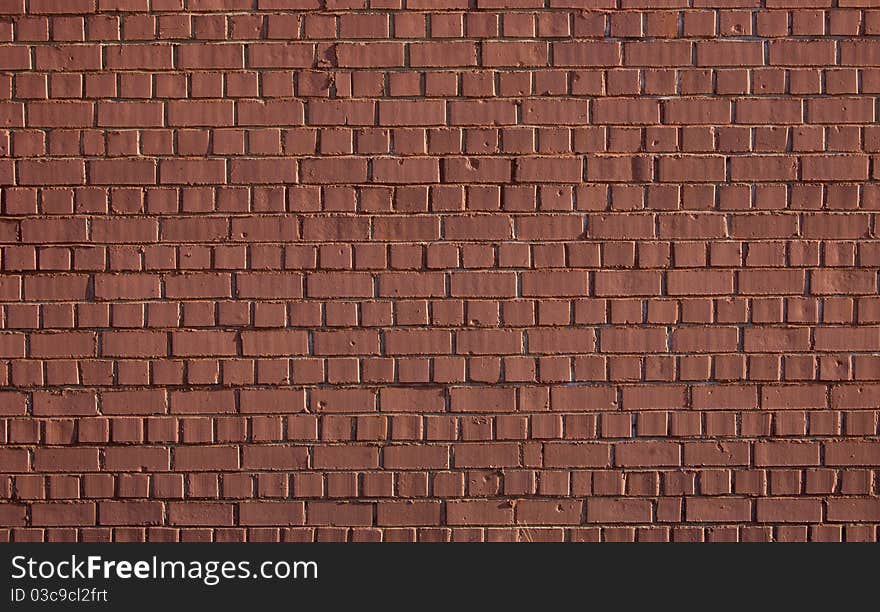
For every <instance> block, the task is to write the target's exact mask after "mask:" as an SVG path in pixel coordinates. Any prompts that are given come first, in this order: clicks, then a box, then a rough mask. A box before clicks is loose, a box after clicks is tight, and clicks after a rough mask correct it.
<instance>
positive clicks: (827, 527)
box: [0, 0, 880, 541]
mask: <svg viewBox="0 0 880 612" xmlns="http://www.w3.org/2000/svg"><path fill="white" fill-rule="evenodd" d="M877 35H880V1H878V0H810V1H801V0H663V1H659V0H658V1H655V2H650V1H647V0H470V1H468V0H369V1H368V0H222V1H221V0H29V1H26V0H0V190H2V218H0V269H2V276H0V385H2V387H3V389H2V391H0V441H2V448H0V539H3V540H16V541H23V540H71V539H79V540H117V541H122V540H145V539H146V540H217V541H219V540H252V541H256V540H283V541H299V540H353V541H358V540H378V539H383V540H421V541H428V540H508V539H513V540H571V541H576V540H608V541H611V540H640V541H645V540H709V541H717V540H773V539H775V540H813V541H816V540H876V539H877V536H878V523H880V491H878V487H880V479H878V470H880V438H878V411H880V295H878V265H880V242H878V240H877V238H878V237H880V236H878V234H880V187H878V183H877V182H876V179H878V178H880V165H878V164H880V128H878V126H877V124H876V122H877V117H878V109H877V99H878V96H880V42H878V40H877V38H876V37H877Z"/></svg>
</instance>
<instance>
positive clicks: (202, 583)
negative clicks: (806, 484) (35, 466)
mask: <svg viewBox="0 0 880 612" xmlns="http://www.w3.org/2000/svg"><path fill="white" fill-rule="evenodd" d="M808 546H810V548H807V547H806V546H805V545H800V546H798V545H788V546H774V547H772V548H771V547H769V546H767V545H765V546H764V547H763V548H761V549H760V550H758V548H756V545H751V546H749V545H739V546H736V545H727V546H699V545H694V544H691V545H684V544H680V545H673V546H641V547H635V546H632V545H630V546H625V545H617V546H614V545H610V544H604V545H597V544H592V545H589V544H586V545H578V544H548V543H535V544H508V543H498V544H446V545H429V544H424V545H407V544H389V543H385V544H368V543H363V544H337V543H321V544H4V545H2V546H0V551H2V554H0V563H2V571H0V585H2V587H0V588H2V590H0V610H37V609H43V610H55V609H95V610H123V609H129V610H131V609H132V608H133V609H138V610H139V609H159V608H163V607H165V608H169V609H171V610H176V609H179V608H181V607H183V606H185V605H190V604H193V603H195V604H197V605H199V606H203V605H207V606H220V608H219V609H221V610H231V609H235V608H236V607H244V606H255V605H257V606H261V608H262V607H263V606H266V605H267V604H272V605H273V606H274V605H275V604H278V603H284V608H283V609H293V608H294V607H300V606H303V605H316V606H317V605H320V606H321V607H322V608H324V607H326V606H328V605H331V606H334V607H335V606H338V605H344V604H363V603H372V604H376V605H385V606H387V607H390V608H402V607H407V608H411V607H414V606H424V605H427V604H433V605H436V604H440V603H446V604H449V605H458V606H463V609H472V607H473V606H475V605H478V604H487V605H489V604H492V605H493V607H494V606H497V605H499V604H504V603H510V604H519V605H525V604H535V605H540V606H542V607H544V606H547V605H551V604H562V603H566V602H569V601H572V599H571V598H573V597H574V598H578V597H596V596H601V598H602V599H606V598H607V603H613V602H614V600H615V599H616V598H620V601H619V602H617V603H624V601H625V602H627V607H629V605H631V604H632V603H634V602H635V601H639V600H651V599H652V598H658V597H659V598H663V599H666V598H668V597H670V596H671V597H673V598H677V597H681V596H682V595H684V594H689V595H691V596H695V595H696V594H697V593H700V592H704V593H706V592H708V593H715V594H716V595H715V597H716V599H715V603H716V604H717V603H720V601H719V600H718V599H717V597H718V593H722V592H726V593H729V594H730V597H734V598H737V597H741V596H744V595H745V594H747V593H748V591H749V590H752V589H754V591H755V593H762V595H761V596H762V597H763V598H764V601H766V597H768V596H772V595H773V594H774V593H778V594H779V595H781V596H784V597H786V598H791V597H798V594H800V597H803V596H804V595H807V594H808V593H810V591H813V589H814V587H816V586H818V585H821V584H826V585H829V586H830V585H832V584H834V583H835V582H836V581H837V580H838V579H840V580H845V582H846V584H848V585H851V586H852V585H858V584H862V585H863V586H864V587H865V588H869V585H870V584H872V580H871V579H872V578H873V573H874V569H873V565H874V564H873V563H867V564H863V563H857V562H854V560H855V559H859V558H865V557H866V555H853V554H852V553H853V551H854V550H855V549H854V548H853V546H857V545H850V546H849V547H846V548H844V547H843V546H831V545H825V546H821V547H820V546H817V545H808ZM866 546H867V545H860V547H861V548H862V550H864V551H865V552H868V550H869V549H868V548H867V547H866ZM819 558H821V562H820V565H817V564H816V563H817V559H819ZM868 558H870V556H868ZM820 568H821V578H820V579H819V580H817V581H816V583H815V584H812V585H811V582H810V581H811V580H812V578H811V576H814V575H815V573H816V571H817V570H819V569H820ZM837 584H840V583H839V582H837ZM848 588H849V587H848ZM768 589H769V590H768ZM813 594H814V595H815V594H816V593H815V591H813ZM852 594H853V595H855V594H856V593H855V592H852ZM811 597H812V595H811ZM785 601H787V602H788V603H791V600H790V599H786V600H785ZM838 602H839V600H838ZM705 604H707V605H712V602H711V601H705ZM517 609H518V608H517Z"/></svg>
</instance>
